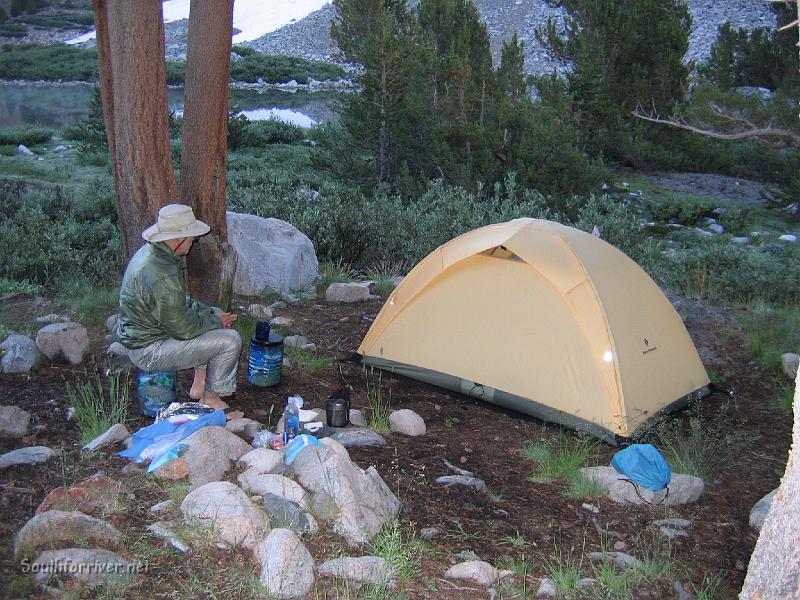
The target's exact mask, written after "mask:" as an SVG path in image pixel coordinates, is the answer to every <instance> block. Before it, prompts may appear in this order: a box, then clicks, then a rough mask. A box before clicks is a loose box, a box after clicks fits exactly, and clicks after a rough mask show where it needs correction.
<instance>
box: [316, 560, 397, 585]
mask: <svg viewBox="0 0 800 600" xmlns="http://www.w3.org/2000/svg"><path fill="white" fill-rule="evenodd" d="M317 575H319V576H320V577H333V578H336V579H344V580H346V581H348V582H350V583H353V584H356V585H361V584H364V583H366V584H370V585H374V586H381V587H387V588H393V587H394V586H395V585H396V581H395V579H396V577H397V571H396V569H395V568H394V566H393V565H392V564H391V563H390V562H388V561H387V560H386V559H384V558H381V557H379V556H358V557H354V556H344V557H342V558H334V559H333V560H327V561H325V562H324V563H322V564H321V565H319V566H318V567H317Z"/></svg>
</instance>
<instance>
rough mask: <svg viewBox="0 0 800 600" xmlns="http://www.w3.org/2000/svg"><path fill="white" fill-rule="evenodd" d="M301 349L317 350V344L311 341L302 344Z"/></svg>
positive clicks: (305, 350)
mask: <svg viewBox="0 0 800 600" xmlns="http://www.w3.org/2000/svg"><path fill="white" fill-rule="evenodd" d="M300 350H302V351H303V352H316V351H317V345H316V344H311V343H308V344H303V345H302V346H300Z"/></svg>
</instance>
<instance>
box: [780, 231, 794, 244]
mask: <svg viewBox="0 0 800 600" xmlns="http://www.w3.org/2000/svg"><path fill="white" fill-rule="evenodd" d="M778 239H779V240H780V241H782V242H790V243H792V244H793V243H795V242H796V241H797V236H796V235H792V234H790V233H786V234H784V235H780V236H778Z"/></svg>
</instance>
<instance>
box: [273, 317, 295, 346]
mask: <svg viewBox="0 0 800 600" xmlns="http://www.w3.org/2000/svg"><path fill="white" fill-rule="evenodd" d="M269 324H270V325H271V326H273V327H289V325H291V324H292V318H291V317H274V318H273V319H272V320H271V321H270V322H269ZM284 342H285V340H284Z"/></svg>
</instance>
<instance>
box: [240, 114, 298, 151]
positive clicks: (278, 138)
mask: <svg viewBox="0 0 800 600" xmlns="http://www.w3.org/2000/svg"><path fill="white" fill-rule="evenodd" d="M304 138H305V132H304V131H303V128H302V127H298V126H297V125H293V124H291V123H286V122H284V121H276V120H273V119H266V120H264V121H250V122H249V123H248V125H247V127H246V128H245V131H244V133H243V135H242V140H241V145H242V146H243V147H250V148H259V147H263V146H267V145H269V144H297V143H299V142H302V141H303V139H304Z"/></svg>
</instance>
